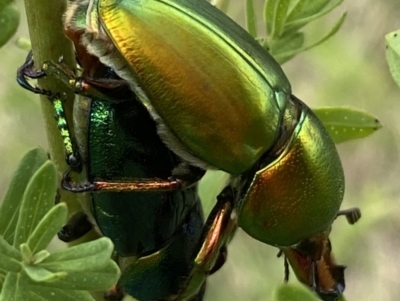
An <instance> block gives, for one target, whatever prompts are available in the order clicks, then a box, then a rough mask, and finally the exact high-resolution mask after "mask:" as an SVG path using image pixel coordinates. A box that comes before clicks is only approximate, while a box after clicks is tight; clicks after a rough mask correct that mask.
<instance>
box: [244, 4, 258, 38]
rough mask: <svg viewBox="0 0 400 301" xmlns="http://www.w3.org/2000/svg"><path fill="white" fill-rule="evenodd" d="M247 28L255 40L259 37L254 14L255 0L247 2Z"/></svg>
mask: <svg viewBox="0 0 400 301" xmlns="http://www.w3.org/2000/svg"><path fill="white" fill-rule="evenodd" d="M246 28H247V31H248V33H249V34H250V35H251V36H252V37H253V38H256V37H257V19H256V15H255V14H254V2H253V0H246Z"/></svg>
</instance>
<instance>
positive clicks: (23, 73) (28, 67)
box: [17, 51, 50, 95]
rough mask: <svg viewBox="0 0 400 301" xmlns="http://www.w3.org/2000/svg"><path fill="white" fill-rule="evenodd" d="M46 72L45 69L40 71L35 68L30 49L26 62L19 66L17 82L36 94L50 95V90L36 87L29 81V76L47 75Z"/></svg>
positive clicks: (40, 76)
mask: <svg viewBox="0 0 400 301" xmlns="http://www.w3.org/2000/svg"><path fill="white" fill-rule="evenodd" d="M45 76H46V74H45V73H44V72H43V71H38V70H36V69H35V68H34V61H33V55H32V51H29V54H28V56H27V57H26V60H25V62H24V64H23V65H22V66H21V67H19V68H18V71H17V82H18V84H19V85H20V86H21V87H23V88H24V89H26V90H28V91H31V92H33V93H35V94H42V95H49V94H50V92H49V91H46V90H43V89H40V88H39V87H34V86H32V85H31V84H30V83H29V82H28V78H30V79H38V78H42V77H45Z"/></svg>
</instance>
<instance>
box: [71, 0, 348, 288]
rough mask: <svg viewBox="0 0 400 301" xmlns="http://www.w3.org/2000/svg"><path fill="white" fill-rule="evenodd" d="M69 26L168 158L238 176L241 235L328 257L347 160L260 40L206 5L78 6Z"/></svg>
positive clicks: (137, 2)
mask: <svg viewBox="0 0 400 301" xmlns="http://www.w3.org/2000/svg"><path fill="white" fill-rule="evenodd" d="M64 22H65V29H66V33H67V35H68V36H69V37H70V38H71V39H72V40H74V41H75V44H76V42H77V41H79V42H81V47H84V48H86V49H87V50H88V51H89V52H90V53H91V54H93V55H95V56H97V57H99V59H100V60H101V61H102V62H103V63H104V64H105V65H107V66H110V67H111V68H113V69H114V70H115V72H116V73H117V74H118V75H119V76H120V77H121V78H123V79H125V80H127V81H128V82H129V83H130V86H131V89H132V90H133V91H134V92H135V93H136V95H137V96H138V98H139V100H140V101H141V102H142V103H143V104H144V105H145V106H146V108H147V109H148V111H149V112H150V114H151V115H152V117H153V119H154V120H155V121H156V122H157V125H158V132H159V134H160V136H161V138H162V139H163V141H164V142H165V143H166V144H167V145H168V146H169V147H170V149H172V150H173V151H174V152H175V153H177V154H178V155H179V156H181V157H182V158H183V159H185V160H186V161H188V162H189V163H191V164H193V165H195V166H199V167H201V168H203V169H206V168H215V169H221V170H224V171H226V172H228V173H230V174H231V175H232V180H231V182H230V185H232V187H233V188H234V190H235V199H236V201H235V202H236V209H237V216H238V222H239V226H240V227H242V228H243V229H244V230H245V231H246V232H247V233H248V234H249V235H251V236H252V237H254V238H256V239H258V240H260V241H262V242H265V243H268V244H271V245H274V246H277V247H280V248H283V249H284V248H290V247H294V248H297V247H296V246H297V245H299V246H301V245H303V243H302V242H303V241H313V242H314V243H315V245H316V247H314V248H311V249H312V250H313V251H310V252H309V254H307V256H309V257H310V258H312V260H314V261H317V260H318V259H320V258H321V253H319V252H317V251H318V250H321V249H323V244H325V242H326V239H318V237H320V235H321V234H320V233H324V232H325V231H327V229H329V228H330V225H331V224H332V222H333V220H334V219H335V217H336V215H337V213H338V210H339V207H340V204H341V202H342V198H343V191H344V176H343V170H342V166H341V162H340V159H339V156H338V154H337V151H336V148H335V146H334V144H333V142H332V140H331V138H330V137H329V135H328V133H327V132H326V130H325V128H324V126H323V125H322V124H321V122H320V121H319V120H318V118H317V117H316V116H315V115H314V114H313V112H312V111H311V110H310V109H309V108H308V107H307V106H306V105H305V104H304V103H302V102H301V101H300V100H299V99H297V98H296V97H295V96H293V95H292V94H291V87H290V83H289V82H288V80H287V78H286V76H285V75H284V73H283V71H282V70H281V68H280V66H279V65H278V64H277V63H276V62H275V61H274V59H273V58H272V57H271V56H270V55H269V54H268V53H266V51H265V50H264V49H263V48H262V47H261V46H260V45H259V44H258V43H257V42H256V41H255V40H254V39H253V38H252V37H250V36H249V35H248V34H247V33H246V32H245V31H244V30H243V29H241V28H240V27H239V26H238V25H237V24H236V23H234V22H233V21H232V20H230V19H229V18H228V17H227V16H225V15H224V14H223V13H221V12H219V11H218V10H217V9H216V8H214V7H213V6H212V5H210V4H208V3H207V2H205V1H202V0H81V1H69V7H68V10H67V12H66V14H65V20H64ZM314 238H315V239H314ZM332 290H335V289H332ZM340 294H341V291H338V292H337V295H340Z"/></svg>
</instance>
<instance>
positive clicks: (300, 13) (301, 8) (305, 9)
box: [287, 0, 331, 21]
mask: <svg viewBox="0 0 400 301" xmlns="http://www.w3.org/2000/svg"><path fill="white" fill-rule="evenodd" d="M329 1H331V0H311V1H310V0H300V1H298V2H297V4H296V5H294V6H293V8H292V9H291V10H290V13H289V14H288V17H287V20H288V21H295V20H299V19H304V18H308V17H311V16H313V15H315V14H317V13H318V12H320V11H321V10H322V9H323V8H324V7H325V6H326V5H327V4H328V3H329Z"/></svg>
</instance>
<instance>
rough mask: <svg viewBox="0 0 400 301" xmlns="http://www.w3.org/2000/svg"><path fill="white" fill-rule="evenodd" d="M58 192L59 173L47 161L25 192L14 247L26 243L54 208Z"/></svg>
mask: <svg viewBox="0 0 400 301" xmlns="http://www.w3.org/2000/svg"><path fill="white" fill-rule="evenodd" d="M56 190H57V171H56V168H55V166H54V164H53V163H52V162H50V161H47V162H46V163H44V164H43V165H42V167H40V168H39V170H38V171H37V172H36V173H35V175H34V176H33V177H32V178H31V180H30V181H29V183H28V186H27V188H26V190H25V193H24V196H23V201H22V205H21V210H20V213H19V218H18V223H17V229H16V232H15V238H14V239H15V240H14V246H19V245H20V244H21V243H23V242H26V241H27V240H28V237H29V236H30V235H31V233H32V232H33V230H34V229H35V227H36V226H37V224H38V223H39V221H40V220H41V219H42V218H43V216H44V215H45V214H46V213H47V211H49V210H50V209H51V208H52V207H53V206H54V200H55V197H56Z"/></svg>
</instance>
